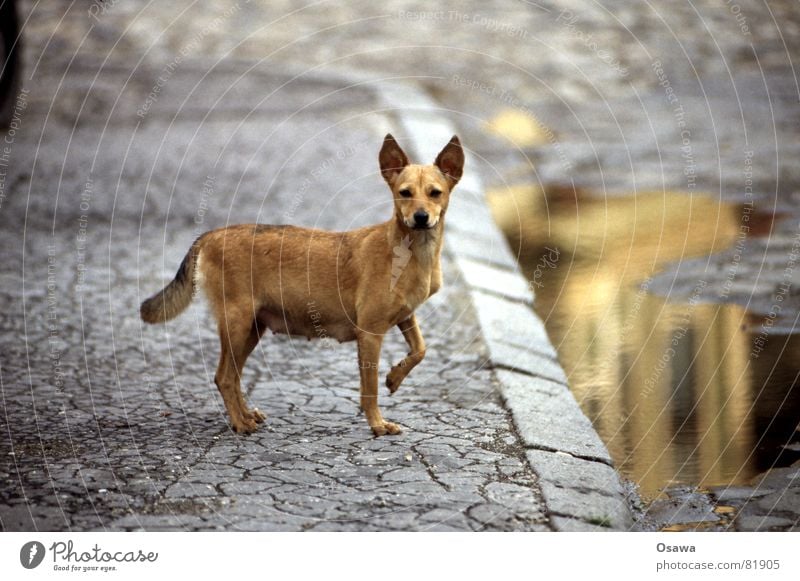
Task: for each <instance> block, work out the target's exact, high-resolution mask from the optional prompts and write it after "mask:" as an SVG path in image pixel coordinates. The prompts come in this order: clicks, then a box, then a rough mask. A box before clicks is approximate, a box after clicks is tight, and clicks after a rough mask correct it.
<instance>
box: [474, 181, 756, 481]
mask: <svg viewBox="0 0 800 581" xmlns="http://www.w3.org/2000/svg"><path fill="white" fill-rule="evenodd" d="M488 197H489V201H490V205H491V206H492V210H493V213H494V215H495V218H496V220H497V222H498V223H499V224H500V225H501V227H502V228H503V230H504V231H505V232H506V234H507V236H508V237H509V239H510V240H511V242H512V245H513V246H514V248H515V250H516V249H518V248H519V250H520V252H521V263H522V266H523V270H524V271H525V272H526V274H527V275H528V278H529V280H530V281H535V282H533V283H532V284H533V285H534V291H535V292H536V310H537V312H538V313H539V314H540V316H541V317H542V318H543V319H544V321H545V324H546V326H547V329H548V332H549V334H550V337H551V339H552V341H553V343H554V344H555V345H556V348H557V350H558V353H559V358H560V360H561V363H562V365H563V366H564V369H565V370H566V372H567V375H568V377H569V382H570V386H571V388H572V390H573V393H574V394H575V396H576V398H577V399H578V401H579V402H580V404H581V406H582V408H583V410H584V412H585V413H586V414H587V415H588V416H589V417H590V419H591V420H592V421H593V422H594V425H595V427H596V428H597V430H598V432H599V433H600V435H601V437H602V438H603V439H604V441H605V442H606V444H607V445H608V447H609V450H610V452H611V454H612V456H613V457H614V459H615V461H616V463H617V465H618V467H619V468H620V470H622V472H623V473H625V474H626V475H627V476H628V477H630V478H631V479H633V480H634V481H636V482H638V483H639V484H640V486H641V489H642V492H643V493H644V494H645V495H649V496H656V495H657V494H658V493H659V491H660V490H661V489H663V488H664V487H665V486H668V485H673V484H679V483H685V484H695V485H701V486H711V485H716V484H727V483H732V482H743V481H746V480H747V479H749V478H751V477H752V476H753V475H754V474H755V473H757V472H758V471H759V466H758V463H757V461H756V455H755V454H754V449H755V448H757V445H756V442H757V439H758V438H757V437H756V436H757V434H756V433H755V430H754V420H753V413H752V410H753V404H754V395H753V393H754V392H753V389H752V388H751V387H752V385H753V381H754V377H753V375H754V373H755V374H756V375H757V374H759V373H761V371H760V369H761V367H763V364H766V363H767V361H768V360H769V356H767V357H765V358H763V359H759V360H755V361H754V360H753V359H751V357H750V351H751V347H752V345H751V337H750V335H749V334H748V329H747V325H746V323H747V315H746V312H745V311H744V309H742V308H741V307H739V306H737V305H718V304H703V303H700V302H698V301H697V300H696V295H697V294H699V291H701V290H702V288H703V286H704V284H705V283H704V281H703V280H702V278H698V279H697V280H696V281H692V284H693V285H696V286H695V291H697V292H696V293H695V294H693V296H692V298H691V299H690V300H689V301H686V300H683V301H682V302H672V301H669V300H665V299H664V298H661V297H658V296H654V295H653V294H650V293H649V292H648V291H647V286H648V279H649V277H650V276H651V275H653V274H655V273H656V272H658V271H659V269H660V268H661V267H662V266H664V265H665V263H667V262H673V261H677V260H682V259H688V258H695V257H698V256H705V255H708V254H710V253H712V252H717V251H720V250H722V249H724V248H727V247H728V246H730V245H731V243H733V242H734V240H735V239H736V236H737V233H738V229H739V217H740V215H741V214H740V213H739V211H740V209H739V208H737V207H736V206H732V205H726V204H720V203H718V202H717V201H715V200H714V199H712V198H711V197H708V196H703V195H692V196H689V195H687V194H683V193H663V192H660V193H646V194H639V195H636V196H631V197H619V198H613V199H608V198H607V199H596V198H591V197H586V196H583V195H581V194H580V192H575V191H573V190H572V189H571V188H561V189H559V188H554V189H553V190H552V191H548V193H547V195H545V193H544V192H542V191H541V190H539V189H537V188H535V187H530V186H522V187H516V188H503V189H499V190H495V191H492V192H490V193H489V196H488ZM543 256H548V257H549V259H548V260H547V261H543V259H542V257H543ZM554 256H557V260H558V262H557V264H555V263H554V261H553V257H554ZM753 363H755V365H753ZM767 407H769V406H767Z"/></svg>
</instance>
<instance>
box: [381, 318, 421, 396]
mask: <svg viewBox="0 0 800 581" xmlns="http://www.w3.org/2000/svg"><path fill="white" fill-rule="evenodd" d="M397 326H398V327H399V328H400V331H401V332H402V333H403V337H405V340H406V343H408V348H409V351H408V356H407V357H405V358H403V360H402V361H400V363H398V364H397V365H395V366H394V367H392V369H391V370H390V371H389V373H388V374H387V375H386V387H388V388H389V393H394V392H395V391H397V388H398V387H400V384H401V383H402V382H403V380H404V379H405V378H406V376H407V375H408V374H409V373H411V370H412V369H414V368H415V367H416V366H417V365H418V364H419V362H420V361H422V360H423V359H424V358H425V340H424V339H423V338H422V332H421V331H420V330H419V325H418V324H417V316H416V315H411V316H410V317H409V318H407V319H406V320H405V321H400V323H398V324H397Z"/></svg>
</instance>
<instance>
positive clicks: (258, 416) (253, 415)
mask: <svg viewBox="0 0 800 581" xmlns="http://www.w3.org/2000/svg"><path fill="white" fill-rule="evenodd" d="M244 414H245V417H246V418H247V419H250V420H253V421H254V422H256V423H257V424H260V423H263V422H264V420H266V419H267V416H266V414H265V413H264V412H262V411H261V410H259V409H258V408H253V409H251V410H245V412H244Z"/></svg>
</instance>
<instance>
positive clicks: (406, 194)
mask: <svg viewBox="0 0 800 581" xmlns="http://www.w3.org/2000/svg"><path fill="white" fill-rule="evenodd" d="M400 195H401V196H403V197H404V198H410V197H411V190H409V189H408V188H406V189H405V190H400Z"/></svg>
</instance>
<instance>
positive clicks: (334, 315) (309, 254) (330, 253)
mask: <svg viewBox="0 0 800 581" xmlns="http://www.w3.org/2000/svg"><path fill="white" fill-rule="evenodd" d="M379 161H380V168H381V174H382V175H383V178H384V179H385V180H386V183H387V184H389V187H390V188H391V190H392V194H393V196H394V216H392V218H391V219H390V220H389V221H387V222H384V223H383V224H377V225H375V226H369V227H367V228H361V229H358V230H352V231H350V232H326V231H323V230H314V229H309V228H299V227H296V226H269V225H263V224H245V225H239V226H230V227H228V228H221V229H219V230H213V231H211V232H206V233H205V234H203V235H202V236H200V238H198V239H197V240H196V241H195V243H194V244H193V245H192V247H191V248H190V249H189V252H188V253H187V254H186V257H185V258H184V259H183V263H182V264H181V266H180V268H179V269H178V273H177V274H176V275H175V279H174V280H173V281H172V282H171V283H169V285H167V287H166V288H165V289H163V290H162V291H161V292H159V293H158V294H156V295H155V296H153V297H151V298H149V299H147V300H146V301H144V303H142V306H141V316H142V320H143V321H145V322H147V323H163V322H165V321H168V320H170V319H172V318H173V317H176V316H177V315H178V314H180V313H181V312H182V311H183V310H184V309H185V308H186V307H187V306H188V305H189V303H190V302H191V301H192V298H193V296H194V291H195V289H196V288H197V287H201V288H202V289H203V290H204V291H205V293H206V295H207V297H208V299H209V302H210V306H211V310H212V312H213V313H214V315H215V317H216V319H217V325H218V328H219V336H220V341H221V343H222V352H221V355H220V360H219V367H218V368H217V374H216V376H215V378H214V381H215V383H216V384H217V387H218V388H219V391H220V393H221V394H222V399H223V400H224V401H225V407H226V409H227V410H228V414H229V415H230V418H231V424H232V426H233V428H234V429H235V430H236V431H237V432H252V431H254V430H255V429H256V427H257V423H259V422H263V421H264V419H265V416H264V414H262V413H261V412H260V411H258V410H256V409H248V408H247V405H246V404H245V401H244V397H243V396H242V392H241V389H240V387H239V384H240V378H241V374H242V369H243V368H244V364H245V361H246V360H247V357H248V356H249V355H250V353H251V352H252V351H253V349H254V348H255V346H256V345H257V344H258V340H259V339H260V338H261V335H262V334H263V333H264V331H265V330H266V329H271V330H272V331H273V332H274V333H286V334H290V335H301V336H306V337H309V338H313V337H321V336H327V337H332V338H334V339H337V340H339V341H340V342H341V341H353V340H355V341H357V342H358V365H359V369H360V372H361V408H362V409H363V410H364V413H365V414H366V416H367V421H368V422H369V425H370V427H371V428H372V431H373V432H374V433H375V435H377V436H381V435H383V434H398V433H400V431H401V430H400V426H398V425H397V424H393V423H391V422H387V421H386V420H384V419H383V417H382V416H381V412H380V409H378V361H379V359H380V351H381V344H382V342H383V336H384V335H385V334H386V332H387V331H388V330H389V329H391V328H392V327H393V326H395V325H397V326H398V327H399V328H400V331H402V333H403V337H405V340H406V342H407V343H408V346H409V353H408V356H407V357H405V358H404V359H403V360H402V361H401V362H400V363H398V364H397V365H395V366H394V367H392V369H391V370H390V371H389V374H388V375H387V377H386V385H387V386H388V388H389V391H390V392H391V393H394V392H395V391H396V390H397V388H398V387H399V386H400V383H401V382H402V381H403V379H405V377H406V376H407V375H408V373H409V372H410V371H411V370H412V369H413V368H414V367H415V366H416V365H417V364H418V363H419V362H420V361H422V358H423V357H424V356H425V342H424V341H423V339H422V334H421V333H420V330H419V327H418V326H417V319H416V317H415V316H414V310H415V309H416V308H417V307H418V306H419V305H421V304H422V303H423V302H424V301H425V300H426V299H427V298H428V297H430V296H431V295H432V294H433V293H435V292H436V291H437V290H439V287H440V286H441V284H442V272H441V269H440V265H439V256H440V253H441V250H442V235H443V233H444V216H445V212H446V210H447V204H448V202H449V199H450V192H451V191H452V190H453V187H454V186H455V185H456V183H458V180H459V179H460V178H461V173H462V170H463V167H464V152H463V150H462V148H461V143H460V142H459V141H458V137H456V136H453V138H452V139H451V140H450V142H449V143H448V144H447V145H446V146H445V148H444V149H443V150H442V151H441V153H439V155H438V156H437V158H436V161H435V163H434V164H433V165H411V164H409V161H408V158H407V157H406V154H405V153H404V152H403V150H402V149H400V146H399V145H398V144H397V142H396V141H395V140H394V138H393V137H392V136H391V135H387V136H386V138H385V139H384V142H383V147H382V148H381V151H380V155H379Z"/></svg>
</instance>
